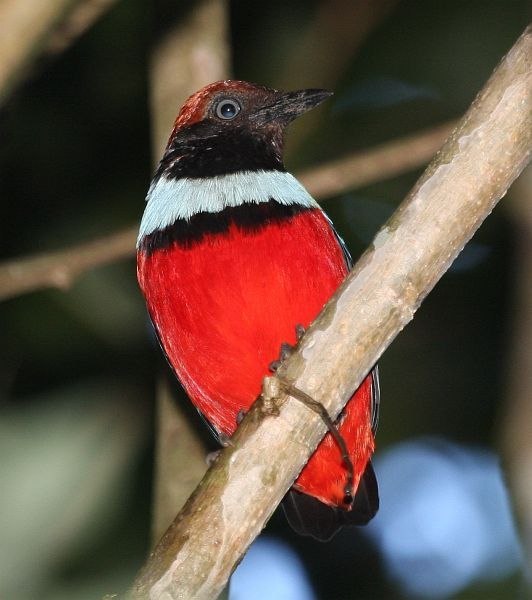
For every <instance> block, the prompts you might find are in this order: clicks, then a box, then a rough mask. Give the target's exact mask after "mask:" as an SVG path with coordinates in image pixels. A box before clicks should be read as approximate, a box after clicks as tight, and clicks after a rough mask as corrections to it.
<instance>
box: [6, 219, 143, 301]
mask: <svg viewBox="0 0 532 600" xmlns="http://www.w3.org/2000/svg"><path fill="white" fill-rule="evenodd" d="M137 230H138V228H137V227H131V228H128V229H125V230H123V231H119V232H118V233H114V234H112V235H107V236H105V237H102V238H98V239H97V240H94V241H92V242H87V243H84V244H80V245H78V246H74V247H72V248H68V249H67V250H58V251H57V252H45V253H43V254H38V255H36V256H30V257H27V258H17V259H14V260H11V261H7V262H5V263H3V264H2V265H0V299H6V298H11V297H13V296H17V295H19V294H23V293H25V292H31V291H33V290H38V289H40V288H49V287H56V288H59V289H67V288H69V287H70V285H72V282H73V281H74V280H75V279H76V277H78V276H79V275H80V274H81V273H84V272H85V271H87V270H88V269H93V268H94V267H96V266H103V265H105V264H108V263H112V262H114V261H116V260H120V259H123V258H127V257H130V256H133V253H134V251H135V241H136V239H137Z"/></svg>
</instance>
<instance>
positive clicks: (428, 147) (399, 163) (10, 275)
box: [0, 84, 452, 300]
mask: <svg viewBox="0 0 532 600" xmlns="http://www.w3.org/2000/svg"><path fill="white" fill-rule="evenodd" d="M165 85H166V84H165ZM200 87H201V86H200ZM187 93H188V92H187V91H186V90H184V89H183V91H182V96H181V97H185V96H186V95H187ZM161 97H163V95H162V94H161ZM168 97H169V101H168V102H167V104H171V105H174V104H175V103H177V104H179V102H180V100H179V99H177V95H176V99H175V100H174V99H173V97H172V96H168ZM164 120H168V119H167V118H165V119H164ZM451 128H452V123H447V124H444V125H438V126H436V127H434V128H432V129H428V130H426V131H422V132H420V133H415V134H413V135H410V136H407V137H405V138H401V139H399V140H394V141H392V142H388V143H386V144H382V145H381V146H378V147H376V148H370V149H369V150H366V151H364V152H357V153H355V154H352V155H348V156H346V157H344V158H341V159H337V160H334V161H331V162H330V163H325V164H321V165H318V166H316V167H312V168H310V169H307V170H306V171H304V172H302V173H299V174H298V175H297V176H298V178H299V179H300V180H301V181H302V182H303V183H304V184H305V186H306V187H307V189H308V190H309V191H310V193H311V194H312V195H313V196H314V197H316V198H318V199H320V200H322V199H324V198H327V197H330V196H332V195H334V194H341V193H343V192H347V191H349V190H352V189H355V188H357V187H360V186H362V185H369V184H371V183H374V182H376V181H381V180H383V179H386V178H388V177H393V176H394V175H398V174H400V173H404V172H406V171H409V170H410V169H413V168H418V167H421V166H423V165H424V164H426V163H427V162H428V161H429V160H430V159H431V158H432V156H433V155H434V153H435V152H436V150H437V149H438V148H439V147H440V146H441V145H442V144H443V142H444V141H445V138H446V136H447V135H448V133H449V132H450V130H451ZM159 131H161V134H160V138H159V140H158V141H157V143H156V146H157V147H160V145H161V144H162V145H164V142H163V141H162V140H163V139H164V138H163V135H166V134H167V133H168V131H169V129H167V130H165V134H163V133H162V132H163V131H164V130H163V128H162V126H160V127H159ZM154 143H155V142H154ZM137 229H138V226H133V227H130V228H128V229H125V230H124V231H121V232H118V233H116V234H114V235H112V236H106V237H103V238H99V239H97V240H94V241H93V242H90V243H88V244H81V245H79V246H73V247H71V248H67V249H64V250H58V251H57V252H49V253H45V254H38V255H36V256H30V257H25V258H16V259H13V260H10V261H7V262H4V263H3V264H0V300H5V299H7V298H12V297H14V296H18V295H20V294H24V293H27V292H31V291H35V290H39V289H42V288H49V287H58V288H60V289H66V288H68V286H70V285H71V284H72V283H73V281H75V279H76V277H78V276H79V275H81V274H82V273H84V272H85V271H86V270H89V269H95V268H97V267H100V266H103V265H105V264H109V263H111V262H114V261H115V260H120V259H122V258H127V257H129V256H132V255H133V254H134V252H135V239H136V231H137Z"/></svg>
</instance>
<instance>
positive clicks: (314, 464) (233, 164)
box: [138, 81, 376, 511]
mask: <svg viewBox="0 0 532 600" xmlns="http://www.w3.org/2000/svg"><path fill="white" fill-rule="evenodd" d="M327 96H328V93H327V92H324V91H322V90H303V91H300V92H289V93H281V92H278V91H276V90H271V89H269V88H264V87H262V86H256V85H253V84H249V83H246V82H238V81H223V82H218V83H215V84H211V85H210V86H207V87H206V88H204V89H202V90H200V91H199V92H197V93H196V94H194V95H193V96H192V97H191V98H190V99H189V100H188V101H187V103H186V104H185V106H184V107H183V109H182V110H181V112H180V113H179V115H178V117H177V119H176V122H175V125H174V129H173V131H172V135H171V136H170V139H169V142H168V146H167V148H166V151H165V154H164V156H163V158H162V160H161V163H160V165H159V168H158V170H157V172H156V175H155V177H154V180H153V182H152V184H151V187H150V190H149V193H148V198H147V206H146V210H145V213H144V216H143V219H142V223H141V227H140V233H139V239H138V278H139V282H140V286H141V289H142V291H143V293H144V295H145V298H146V303H147V306H148V311H149V313H150V316H151V318H152V321H153V324H154V326H155V329H156V331H157V333H158V336H159V338H160V340H161V343H162V346H163V348H164V350H165V352H166V355H167V357H168V360H169V362H170V364H171V365H172V367H173V369H174V371H175V372H176V374H177V376H178V378H179V380H180V381H181V383H182V384H183V386H184V388H185V390H186V391H187V393H188V395H189V396H190V398H191V400H192V401H193V403H194V404H195V405H196V407H197V408H198V409H199V410H200V411H201V413H203V415H204V416H205V417H206V418H207V420H208V421H209V422H210V423H211V424H212V425H213V427H214V428H215V429H216V431H218V432H219V433H223V434H225V435H231V434H232V433H233V432H234V430H235V428H236V423H237V415H238V413H239V411H241V410H247V409H248V408H249V407H250V405H251V404H252V403H253V401H254V400H255V399H256V397H257V396H258V394H259V393H260V388H261V382H262V378H263V377H264V376H265V375H267V374H268V372H269V370H268V365H269V364H270V363H271V362H272V361H273V360H275V359H276V358H277V356H278V353H279V347H280V344H281V343H282V342H288V343H295V326H296V325H297V324H301V325H303V326H305V327H306V326H307V325H308V324H309V323H310V322H311V321H312V320H313V319H314V317H315V316H316V315H317V314H318V313H319V311H320V310H321V308H322V307H323V305H324V303H325V302H326V301H327V300H328V298H329V297H330V296H331V295H332V293H333V292H334V291H335V289H336V288H337V287H338V285H339V284H340V282H341V281H342V280H343V278H344V277H345V275H346V273H347V270H348V265H347V262H346V254H345V251H344V249H343V248H342V245H341V242H340V241H339V238H338V236H337V235H336V233H335V232H334V230H333V228H332V226H331V224H330V221H329V220H328V219H327V217H326V216H325V215H324V213H323V212H322V210H321V209H320V208H319V206H318V205H317V204H316V202H315V201H314V200H313V198H312V197H311V196H310V195H309V194H308V192H307V191H306V190H305V189H304V188H303V186H302V185H301V184H300V183H299V182H298V181H297V180H296V179H295V178H294V177H293V176H292V175H290V174H289V173H287V172H286V171H285V168H284V165H283V160H282V146H283V134H284V128H285V127H286V125H287V124H288V123H289V122H290V121H291V120H292V119H294V118H295V117H297V116H298V115H299V114H301V113H303V112H305V111H306V110H308V109H309V108H311V107H313V106H315V105H316V104H318V103H319V102H321V101H322V100H323V99H325V98H326V97H327ZM374 391H375V390H374V385H373V379H372V377H371V376H368V378H367V379H366V381H365V382H364V383H363V384H362V386H361V387H360V388H359V390H358V391H357V392H356V393H355V394H354V396H353V398H352V399H351V400H350V401H349V403H348V404H347V406H346V408H345V410H344V412H343V415H342V418H341V419H342V420H341V424H340V433H341V435H342V436H343V437H344V439H345V441H346V443H347V445H348V448H349V452H350V455H351V458H352V460H353V463H354V465H355V485H357V484H358V480H359V479H360V477H361V476H362V475H363V473H364V472H365V469H366V465H367V463H368V460H369V458H370V456H371V454H372V452H373V445H374V442H373V432H372V423H373V415H372V412H373V411H374V406H373V404H374V399H375V398H374ZM346 476H347V474H346V469H345V466H344V464H343V462H342V458H341V455H340V452H339V449H338V447H337V446H336V445H335V443H334V441H333V440H332V438H331V436H330V435H327V436H326V437H325V438H324V440H323V441H322V443H321V444H320V446H319V447H318V449H317V450H316V452H315V453H314V454H313V456H312V457H311V459H310V461H309V462H308V464H307V466H306V467H305V468H304V469H303V471H302V472H301V474H300V476H299V478H298V480H297V481H296V484H295V488H296V489H297V490H300V491H302V492H304V493H306V494H310V495H311V496H313V497H314V498H317V499H318V500H319V501H320V502H323V503H325V504H328V505H331V506H339V507H342V508H343V509H345V510H347V511H349V510H350V509H351V504H350V503H349V502H348V503H346V502H345V500H346V499H345V483H346ZM375 497H376V490H375ZM375 509H376V508H375Z"/></svg>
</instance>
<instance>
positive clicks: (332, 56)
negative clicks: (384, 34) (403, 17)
mask: <svg viewBox="0 0 532 600" xmlns="http://www.w3.org/2000/svg"><path fill="white" fill-rule="evenodd" d="M398 2H399V0H326V1H325V2H320V3H319V4H317V6H316V12H315V14H314V15H313V16H312V19H311V21H310V22H309V24H308V26H307V27H306V28H305V29H304V30H303V31H302V32H301V34H300V35H299V36H298V39H297V40H296V42H295V43H294V46H293V48H292V51H291V52H290V54H289V55H288V56H287V57H286V62H285V64H284V67H283V68H282V71H281V74H280V76H279V79H278V80H277V81H276V84H277V85H279V87H280V88H282V89H285V88H286V89H293V88H294V87H299V86H305V87H315V86H319V87H334V86H335V85H336V83H337V81H338V80H339V79H340V77H341V76H342V75H343V73H344V72H345V71H346V69H347V68H348V66H349V65H350V64H351V62H352V60H353V57H354V56H355V55H356V54H357V52H358V50H359V48H360V47H361V46H362V44H364V43H365V42H366V40H367V38H368V36H369V35H370V34H371V33H372V31H374V30H375V28H376V27H378V25H379V24H380V23H382V21H384V19H386V18H387V17H388V16H389V14H390V13H391V12H392V11H393V9H394V8H395V6H396V5H397V4H398Z"/></svg>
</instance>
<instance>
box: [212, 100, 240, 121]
mask: <svg viewBox="0 0 532 600" xmlns="http://www.w3.org/2000/svg"><path fill="white" fill-rule="evenodd" d="M239 112H240V104H239V103H238V102H237V101H236V100H227V99H226V100H221V101H220V102H218V105H217V106H216V116H217V117H220V119H224V121H230V120H231V119H234V118H235V117H236V116H237V115H238V113H239Z"/></svg>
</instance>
